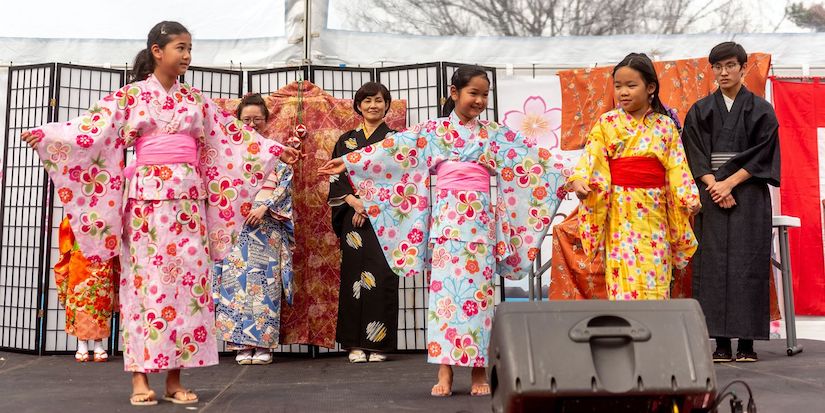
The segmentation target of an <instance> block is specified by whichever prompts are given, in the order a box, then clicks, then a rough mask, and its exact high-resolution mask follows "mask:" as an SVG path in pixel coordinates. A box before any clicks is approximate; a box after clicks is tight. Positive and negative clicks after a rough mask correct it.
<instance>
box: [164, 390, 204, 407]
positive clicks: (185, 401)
mask: <svg viewBox="0 0 825 413" xmlns="http://www.w3.org/2000/svg"><path fill="white" fill-rule="evenodd" d="M181 393H183V397H187V395H190V394H191V395H193V396H195V398H194V399H191V400H190V399H188V398H184V399H179V398H177V397H175V396H177V395H178V394H181ZM163 400H166V401H167V402H172V403H174V404H195V403H197V402H198V395H197V394H195V393H194V392H193V391H192V390H177V391H175V392H174V393H166V394H164V395H163Z"/></svg>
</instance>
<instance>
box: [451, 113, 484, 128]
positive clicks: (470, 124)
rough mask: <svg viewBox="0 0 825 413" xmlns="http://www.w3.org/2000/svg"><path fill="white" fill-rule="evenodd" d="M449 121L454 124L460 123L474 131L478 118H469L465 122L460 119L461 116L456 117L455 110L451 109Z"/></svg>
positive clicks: (477, 124) (477, 125)
mask: <svg viewBox="0 0 825 413" xmlns="http://www.w3.org/2000/svg"><path fill="white" fill-rule="evenodd" d="M450 123H452V124H454V125H461V126H463V127H465V128H467V129H469V130H470V131H473V132H476V131H477V129H478V128H479V122H478V118H475V119H473V120H471V121H469V122H467V123H464V121H463V120H461V118H459V117H458V115H457V114H456V113H455V111H452V112H451V113H450Z"/></svg>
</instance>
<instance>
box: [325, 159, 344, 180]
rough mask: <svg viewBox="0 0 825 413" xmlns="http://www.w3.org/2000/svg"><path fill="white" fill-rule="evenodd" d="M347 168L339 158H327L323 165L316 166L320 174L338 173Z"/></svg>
mask: <svg viewBox="0 0 825 413" xmlns="http://www.w3.org/2000/svg"><path fill="white" fill-rule="evenodd" d="M346 170H347V167H346V165H344V160H343V159H341V158H335V159H330V160H328V161H327V162H326V163H325V164H324V165H323V166H321V167H320V168H318V173H319V174H321V175H327V176H332V175H338V174H340V173H341V172H344V171H346Z"/></svg>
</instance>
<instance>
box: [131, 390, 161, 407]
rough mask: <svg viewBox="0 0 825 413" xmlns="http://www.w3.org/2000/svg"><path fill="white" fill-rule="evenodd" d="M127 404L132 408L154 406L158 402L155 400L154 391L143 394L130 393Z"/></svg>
mask: <svg viewBox="0 0 825 413" xmlns="http://www.w3.org/2000/svg"><path fill="white" fill-rule="evenodd" d="M129 403H131V404H132V406H154V405H156V404H158V401H157V399H155V391H154V390H149V391H147V392H145V393H132V395H131V396H129Z"/></svg>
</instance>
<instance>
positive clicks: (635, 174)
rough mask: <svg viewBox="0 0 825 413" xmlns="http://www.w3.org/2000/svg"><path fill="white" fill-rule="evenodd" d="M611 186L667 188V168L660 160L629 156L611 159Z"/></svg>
mask: <svg viewBox="0 0 825 413" xmlns="http://www.w3.org/2000/svg"><path fill="white" fill-rule="evenodd" d="M608 162H609V164H610V179H611V184H612V185H615V186H624V187H627V188H661V187H663V186H665V183H666V182H665V167H664V165H662V163H661V162H659V159H657V158H652V157H647V156H628V157H626V158H617V159H609V160H608Z"/></svg>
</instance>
